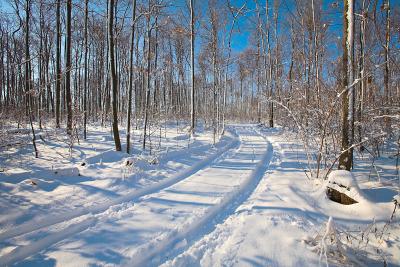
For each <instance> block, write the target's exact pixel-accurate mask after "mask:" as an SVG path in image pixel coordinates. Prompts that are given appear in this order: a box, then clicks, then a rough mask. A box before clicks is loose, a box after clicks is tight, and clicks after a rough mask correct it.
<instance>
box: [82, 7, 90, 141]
mask: <svg viewBox="0 0 400 267" xmlns="http://www.w3.org/2000/svg"><path fill="white" fill-rule="evenodd" d="M88 5H89V0H85V63H84V64H85V66H84V72H85V73H84V81H83V83H84V85H83V138H84V139H86V134H87V132H86V122H87V95H88V17H89V10H88Z"/></svg>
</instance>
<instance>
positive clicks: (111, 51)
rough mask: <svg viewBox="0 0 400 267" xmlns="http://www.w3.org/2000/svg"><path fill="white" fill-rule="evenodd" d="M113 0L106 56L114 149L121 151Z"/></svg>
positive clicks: (109, 12)
mask: <svg viewBox="0 0 400 267" xmlns="http://www.w3.org/2000/svg"><path fill="white" fill-rule="evenodd" d="M113 22H114V0H109V1H108V57H109V59H110V74H111V78H110V79H111V91H112V117H113V122H112V130H113V134H114V142H115V150H116V151H121V141H120V139H119V130H118V109H117V90H118V82H117V73H116V69H115V57H114V55H115V51H114V23H113Z"/></svg>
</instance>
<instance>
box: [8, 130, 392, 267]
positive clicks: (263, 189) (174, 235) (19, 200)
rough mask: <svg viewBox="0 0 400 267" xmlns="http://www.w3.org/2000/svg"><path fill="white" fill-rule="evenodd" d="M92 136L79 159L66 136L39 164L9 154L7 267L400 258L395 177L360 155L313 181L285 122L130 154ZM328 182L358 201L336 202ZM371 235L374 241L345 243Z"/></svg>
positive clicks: (104, 137) (79, 148) (178, 134)
mask: <svg viewBox="0 0 400 267" xmlns="http://www.w3.org/2000/svg"><path fill="white" fill-rule="evenodd" d="M90 133H91V137H90V139H89V140H88V141H82V142H81V144H80V145H76V149H75V150H74V151H73V153H72V158H69V157H68V156H66V155H68V153H69V151H68V147H67V144H63V142H61V141H59V142H57V141H54V142H50V141H47V142H46V144H44V143H41V142H38V145H39V150H40V151H42V154H43V157H42V158H40V159H37V160H34V159H32V160H31V161H29V162H28V161H26V160H22V159H24V158H25V157H26V154H24V153H30V151H28V150H27V151H25V150H23V149H19V150H18V151H10V152H6V156H4V157H3V156H2V157H0V163H1V165H2V166H5V167H6V168H5V169H6V171H5V172H4V173H0V194H1V198H0V215H1V216H0V265H1V266H4V265H17V266H31V265H33V266H43V265H50V266H55V265H57V266H92V265H94V266H115V265H118V266H159V265H161V266H320V265H326V263H328V264H329V265H332V264H333V265H351V264H358V265H360V264H361V265H382V259H383V258H384V259H385V260H386V262H388V263H389V265H393V264H396V263H398V262H400V227H399V224H398V222H399V221H398V218H397V217H398V216H394V219H393V220H392V221H391V223H390V224H389V225H388V226H387V228H388V229H389V230H390V231H388V232H390V235H388V234H387V233H386V232H384V229H385V225H386V224H387V223H388V220H389V219H390V217H391V215H392V212H393V208H394V205H393V199H397V201H399V198H398V195H396V193H397V191H396V190H397V187H395V186H394V183H395V182H390V180H388V179H386V178H385V177H384V176H382V177H381V178H382V179H381V181H378V180H373V179H372V180H371V179H370V178H368V168H366V167H363V166H362V164H361V163H357V164H358V165H357V166H358V167H357V168H358V169H355V170H354V171H352V172H346V171H343V170H339V171H336V170H334V171H332V172H331V173H330V175H329V176H328V179H327V180H326V181H323V180H310V179H308V178H307V177H306V174H305V173H304V169H306V166H307V155H306V153H305V151H304V147H303V145H302V144H301V143H300V142H299V141H298V140H297V139H296V137H295V136H294V135H292V134H290V133H286V132H285V131H284V130H283V129H279V128H278V129H266V128H263V127H258V126H255V125H251V124H232V125H230V126H229V127H227V128H226V134H225V135H224V136H223V137H222V138H221V140H220V141H219V142H218V143H217V144H216V145H215V146H214V145H212V141H213V140H212V139H213V137H212V132H211V131H210V130H204V129H202V130H196V136H195V137H194V138H190V140H189V139H188V138H189V137H188V135H187V132H185V129H183V130H181V131H179V130H177V129H176V128H174V127H173V126H172V125H169V126H168V128H167V131H166V132H165V136H163V137H162V138H163V140H162V146H157V145H156V144H155V143H153V145H152V149H153V151H152V154H149V153H148V152H143V151H140V150H138V149H135V150H134V151H133V154H132V155H128V154H126V153H123V152H115V151H114V149H113V142H112V139H110V138H109V132H107V129H105V130H103V129H101V128H95V129H90ZM135 135H136V136H139V135H140V132H135ZM135 135H134V136H133V138H132V139H133V140H138V138H135ZM153 140H154V138H153ZM178 141H179V142H178ZM153 142H155V141H153ZM134 147H140V144H139V143H134ZM7 153H8V154H7ZM83 162H84V163H85V164H83V165H82V163H83ZM360 162H361V161H360ZM377 164H378V163H377ZM379 166H383V167H386V166H384V165H379ZM383 167H382V168H383ZM379 168H381V167H379ZM55 171H57V174H55ZM30 181H34V182H35V183H36V185H33V184H32V183H30ZM327 185H329V186H334V187H335V188H337V189H338V190H344V191H343V192H346V193H347V194H349V195H350V196H352V197H355V199H356V200H357V201H359V202H358V203H355V204H353V205H348V206H344V205H341V204H339V203H336V202H333V201H331V200H329V199H328V198H327V197H326V186H327ZM340 185H342V186H340ZM343 186H344V187H343ZM396 186H397V185H396ZM378 192H379V193H378ZM380 192H382V193H380ZM383 195H385V196H383ZM388 195H389V196H390V197H387V196H388ZM395 215H397V213H396V214H395ZM375 228H376V229H378V230H377V232H373V229H375ZM360 229H361V230H360ZM361 231H362V233H363V235H365V237H366V239H368V240H369V243H368V245H366V244H365V242H364V243H362V242H363V241H362V240H361V239H351V240H350V241H351V242H350V241H348V240H347V238H346V234H348V235H350V238H357V236H361ZM380 231H382V236H383V237H384V238H382V236H381V235H380ZM356 232H357V233H360V234H357V233H356ZM332 236H334V239H332ZM332 240H334V242H333V243H332ZM354 244H360V246H359V248H357V247H355V245H354ZM338 251H339V252H340V253H341V254H342V255H345V257H339V256H334V255H333V254H332V253H334V254H335V253H336V254H335V255H339V254H337V253H338ZM377 251H381V252H379V253H377ZM325 252H326V257H325ZM356 252H357V253H356Z"/></svg>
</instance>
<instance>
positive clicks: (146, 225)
mask: <svg viewBox="0 0 400 267" xmlns="http://www.w3.org/2000/svg"><path fill="white" fill-rule="evenodd" d="M235 130H236V131H237V132H238V134H239V136H238V137H239V138H240V140H239V139H238V138H236V139H235V140H233V141H232V142H231V143H229V144H228V145H226V146H225V147H223V148H220V149H219V150H218V152H217V153H215V154H213V155H211V156H209V157H207V158H206V159H204V160H202V161H200V162H198V163H196V164H195V165H193V166H192V167H190V168H187V169H185V170H183V171H182V172H180V173H178V174H177V175H175V176H173V177H171V178H168V179H165V180H164V181H162V182H160V183H158V184H155V185H153V186H150V187H147V188H143V189H140V190H137V191H135V192H133V193H132V194H130V195H129V196H128V195H126V196H123V197H120V198H118V199H117V200H114V201H112V202H109V203H107V204H104V205H99V206H96V207H94V208H91V209H84V210H82V211H80V212H81V214H80V213H79V212H76V213H72V214H71V213H68V214H65V215H63V216H62V217H56V218H50V219H49V221H48V222H47V223H46V222H42V224H39V225H38V226H34V225H33V223H32V224H28V225H27V226H29V227H27V226H25V227H26V228H25V229H23V228H20V229H19V230H17V231H15V233H18V232H19V233H20V234H24V233H29V232H33V231H35V230H38V229H41V228H43V227H46V226H51V225H55V224H57V223H61V222H64V223H65V225H64V224H63V225H62V226H61V230H57V231H56V232H52V233H50V234H47V236H45V237H43V238H40V239H38V240H35V241H33V242H31V243H29V244H28V245H25V246H19V247H17V248H15V249H14V250H12V251H11V252H9V253H8V254H6V255H4V256H2V257H1V258H0V265H11V264H13V263H17V262H21V261H23V260H24V259H26V258H28V257H30V256H33V255H36V256H37V257H34V258H29V260H33V263H35V264H38V263H40V259H44V258H53V257H55V259H56V261H57V262H58V263H59V264H61V265H65V264H67V265H68V263H69V264H71V262H74V263H79V262H80V261H83V262H85V265H88V264H89V263H90V264H95V265H104V264H110V262H111V263H113V264H118V265H119V264H125V265H129V266H139V265H143V264H144V263H145V264H146V265H157V264H160V263H163V262H165V260H166V259H168V257H171V256H175V255H177V254H178V253H180V252H182V250H184V249H186V248H187V247H188V246H189V245H190V244H191V243H193V242H194V241H195V240H198V239H199V238H201V237H202V236H204V235H205V234H207V233H208V232H210V231H212V229H213V228H214V227H215V225H216V224H217V223H218V222H220V221H221V220H224V219H225V218H227V217H228V216H229V215H230V214H232V213H233V212H234V210H235V209H236V207H238V206H239V205H240V204H241V203H242V202H243V201H245V200H246V199H247V197H248V196H249V195H250V194H251V192H252V191H253V190H254V188H256V186H257V184H258V183H259V181H260V179H261V177H262V176H263V174H264V172H265V171H266V170H267V168H268V164H269V162H270V160H271V157H272V145H271V144H270V143H269V142H266V140H265V138H264V137H263V136H261V135H260V134H259V133H257V132H256V130H255V129H254V127H252V126H247V127H243V126H236V127H235ZM239 145H240V146H239ZM235 148H236V149H235ZM139 198H140V201H138V202H135V203H134V205H133V206H130V207H122V209H121V211H118V210H117V211H115V209H114V208H112V206H113V205H116V204H121V203H131V202H132V201H135V200H139ZM79 216H86V217H84V219H82V220H81V221H80V222H78V223H73V220H72V219H75V218H77V217H79ZM79 219H80V218H79ZM66 225H68V226H66ZM115 226H117V228H116V227H115ZM57 227H58V226H57ZM77 233H80V234H79V235H77ZM108 233H112V235H111V236H109V235H108ZM9 235H10V234H9ZM12 236H18V235H17V234H14V235H12ZM60 241H63V242H60ZM76 242H78V243H82V244H85V245H84V246H83V247H77V248H76V250H75V251H74V249H72V250H71V247H70V244H76ZM104 244H107V246H106V247H107V250H110V251H109V252H108V253H109V255H114V256H110V257H111V258H107V257H106V258H104V257H101V256H98V255H97V254H96V253H95V252H99V251H101V250H104ZM50 248H51V249H50ZM72 251H74V252H73V253H71V252H72ZM64 252H65V253H67V254H68V253H70V254H69V256H68V257H66V256H63V257H62V258H60V256H57V255H62V254H63V253H64ZM54 253H56V254H54ZM57 253H61V254H57ZM82 255H85V257H84V258H82ZM115 255H118V256H115ZM113 257H117V258H116V259H115V258H113ZM65 260H66V261H65ZM87 260H89V261H87ZM37 261H39V262H37ZM63 261H64V262H63Z"/></svg>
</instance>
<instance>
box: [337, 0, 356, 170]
mask: <svg viewBox="0 0 400 267" xmlns="http://www.w3.org/2000/svg"><path fill="white" fill-rule="evenodd" d="M343 15H344V16H343V19H344V21H343V36H344V38H343V90H345V92H344V93H343V96H342V151H345V152H343V153H342V154H341V155H340V157H339V169H345V170H348V171H350V169H351V167H352V164H353V149H352V148H351V149H349V148H350V147H351V146H352V144H353V136H354V85H353V84H352V83H353V55H354V51H353V50H354V49H353V42H354V38H353V32H354V2H353V0H345V1H344V14H343Z"/></svg>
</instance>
